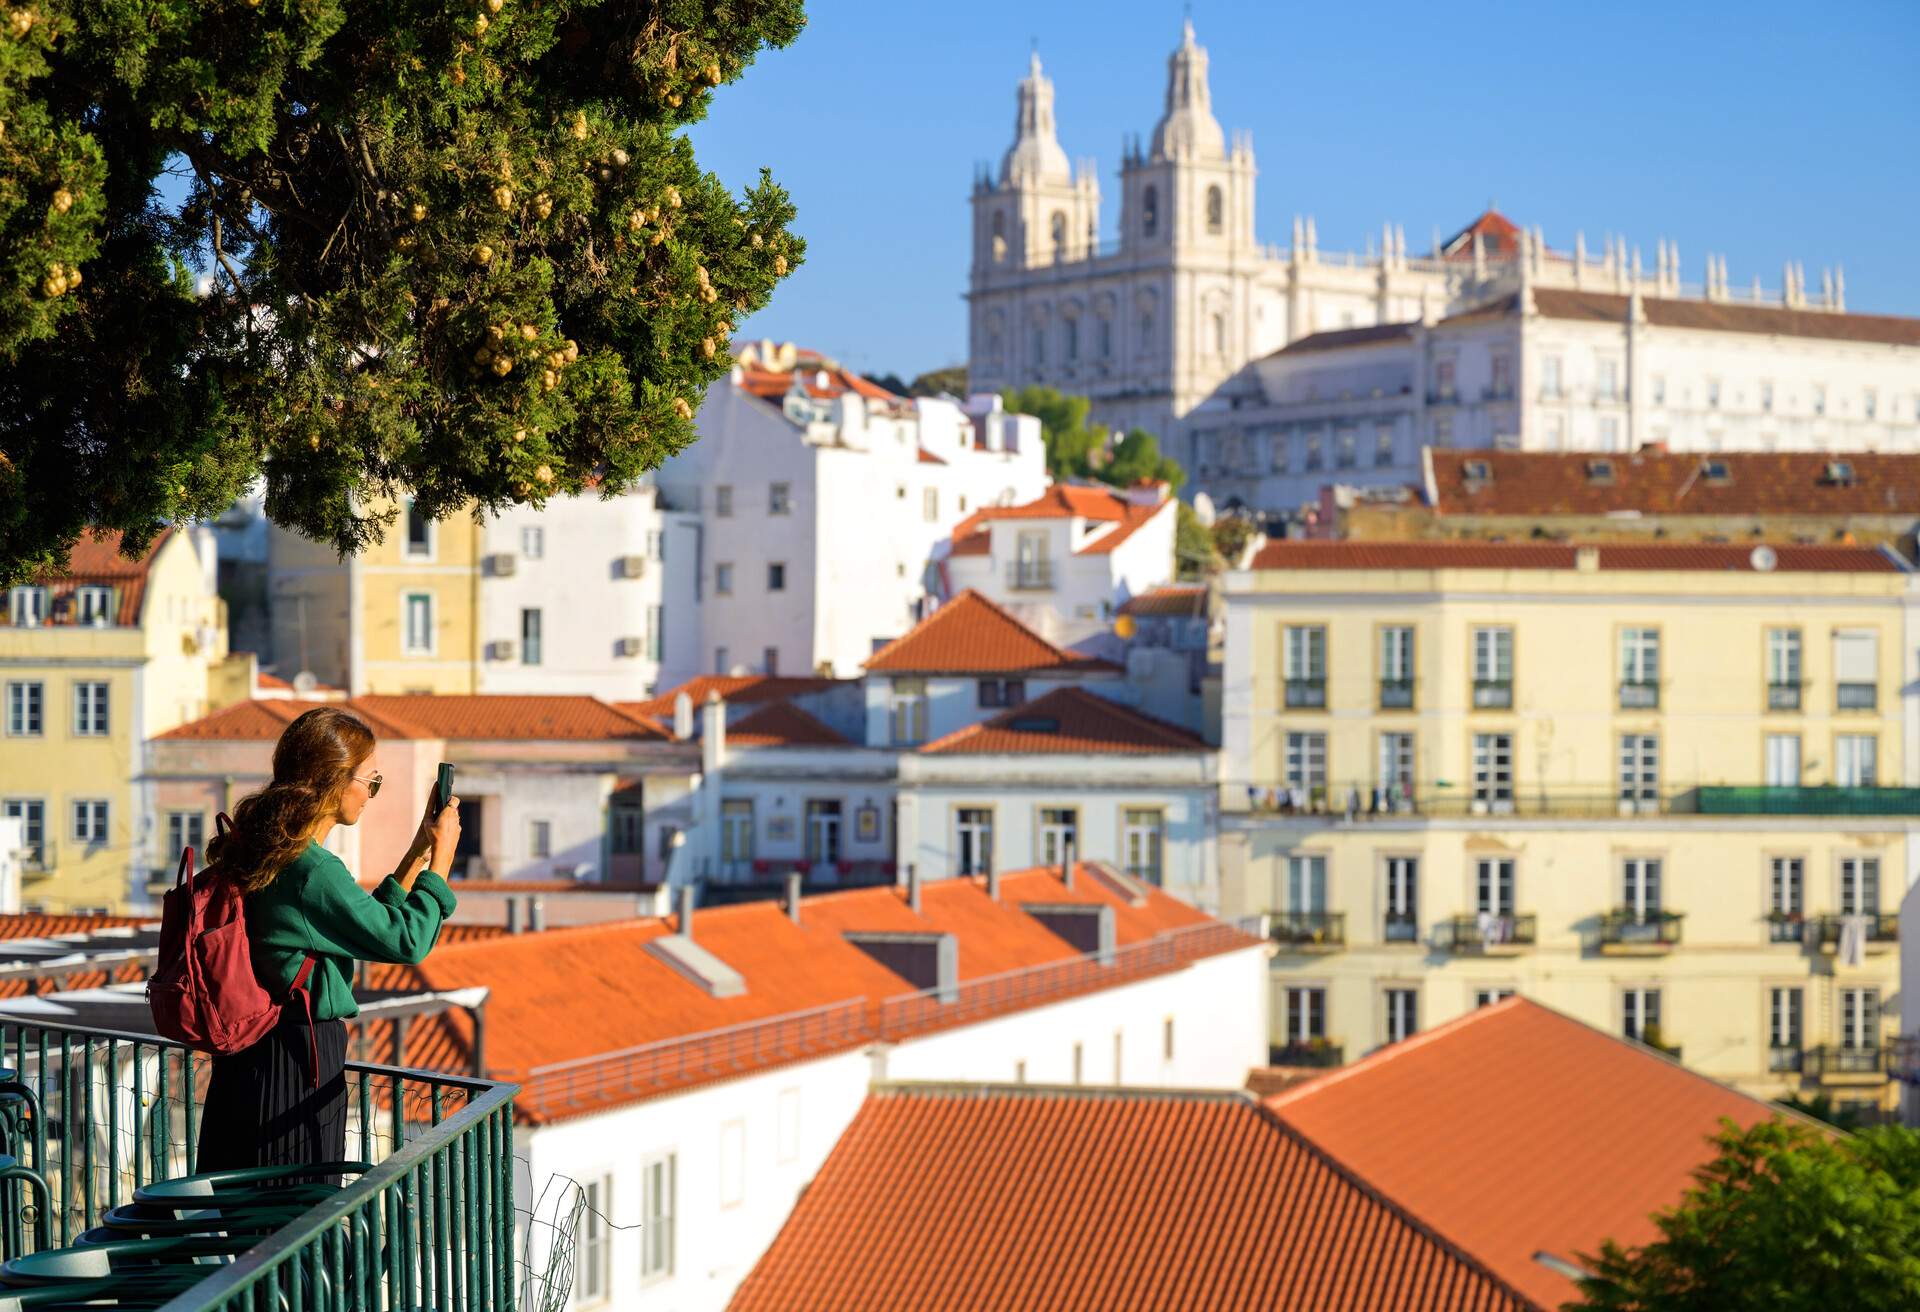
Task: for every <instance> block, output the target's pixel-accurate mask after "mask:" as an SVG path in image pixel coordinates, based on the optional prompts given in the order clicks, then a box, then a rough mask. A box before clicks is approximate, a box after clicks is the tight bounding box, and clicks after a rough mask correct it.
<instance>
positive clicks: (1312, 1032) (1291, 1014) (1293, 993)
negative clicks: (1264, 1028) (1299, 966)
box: [1285, 988, 1327, 1043]
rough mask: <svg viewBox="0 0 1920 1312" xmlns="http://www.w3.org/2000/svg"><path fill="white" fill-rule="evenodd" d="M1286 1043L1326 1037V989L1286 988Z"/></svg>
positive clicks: (1308, 1041)
mask: <svg viewBox="0 0 1920 1312" xmlns="http://www.w3.org/2000/svg"><path fill="white" fill-rule="evenodd" d="M1285 1032H1286V1036H1287V1042H1288V1043H1311V1042H1312V1041H1313V1040H1315V1039H1324V1038H1326V1037H1327V991H1326V990H1325V989H1314V988H1308V989H1288V990H1287V992H1286V1031H1285Z"/></svg>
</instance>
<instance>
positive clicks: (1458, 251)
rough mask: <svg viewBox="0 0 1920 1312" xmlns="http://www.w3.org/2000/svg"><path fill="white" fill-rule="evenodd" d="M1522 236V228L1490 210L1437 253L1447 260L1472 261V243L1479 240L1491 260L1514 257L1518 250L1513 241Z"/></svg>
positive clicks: (1441, 244) (1441, 246) (1517, 244)
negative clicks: (1501, 256)
mask: <svg viewBox="0 0 1920 1312" xmlns="http://www.w3.org/2000/svg"><path fill="white" fill-rule="evenodd" d="M1519 235H1520V226H1519V225H1518V224H1516V223H1515V222H1514V221H1513V220H1512V219H1509V218H1508V217H1507V216H1506V215H1504V214H1502V213H1501V212H1500V211H1499V210H1496V209H1494V208H1493V207H1492V206H1488V207H1487V208H1486V209H1484V210H1482V211H1480V214H1479V215H1478V216H1477V217H1476V218H1475V219H1474V221H1473V222H1472V223H1469V224H1468V225H1467V226H1466V227H1464V228H1462V229H1460V231H1458V232H1456V233H1454V234H1453V235H1452V236H1451V237H1449V238H1447V239H1446V240H1445V241H1443V242H1441V243H1440V250H1439V251H1438V252H1437V253H1438V254H1439V255H1440V256H1441V257H1442V258H1446V259H1455V260H1457V259H1468V260H1470V259H1472V258H1473V239H1474V238H1475V237H1479V238H1480V239H1481V244H1482V246H1483V248H1484V249H1485V251H1486V253H1487V254H1488V255H1489V256H1499V255H1511V254H1513V253H1514V251H1515V250H1517V249H1518V247H1519V243H1518V242H1517V241H1515V240H1514V239H1515V238H1517V237H1518V236H1519Z"/></svg>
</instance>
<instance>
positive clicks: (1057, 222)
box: [1053, 210, 1067, 263]
mask: <svg viewBox="0 0 1920 1312" xmlns="http://www.w3.org/2000/svg"><path fill="white" fill-rule="evenodd" d="M1066 253H1067V216H1066V215H1064V214H1062V213H1061V212H1060V211H1059V210H1055V211H1054V212H1053V258H1054V262H1055V263H1058V262H1059V261H1060V260H1061V259H1062V258H1064V257H1065V255H1066Z"/></svg>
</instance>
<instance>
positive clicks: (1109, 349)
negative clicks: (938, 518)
mask: <svg viewBox="0 0 1920 1312" xmlns="http://www.w3.org/2000/svg"><path fill="white" fill-rule="evenodd" d="M1094 341H1095V343H1097V344H1098V346H1099V350H1100V358H1101V359H1102V360H1105V359H1107V358H1108V357H1110V356H1111V355H1112V354H1113V320H1111V319H1109V318H1107V317H1106V316H1105V315H1104V314H1103V315H1101V316H1100V318H1098V319H1096V320H1095V321H1094ZM961 509H963V510H964V509H965V507H964V506H963V507H961Z"/></svg>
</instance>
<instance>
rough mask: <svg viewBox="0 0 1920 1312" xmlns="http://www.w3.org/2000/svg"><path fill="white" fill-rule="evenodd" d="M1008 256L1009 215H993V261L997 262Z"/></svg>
mask: <svg viewBox="0 0 1920 1312" xmlns="http://www.w3.org/2000/svg"><path fill="white" fill-rule="evenodd" d="M1006 258H1007V216H1006V215H1005V214H995V215H994V216H993V262H994V263H995V264H998V263H1000V261H1002V260H1004V259H1006Z"/></svg>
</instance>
